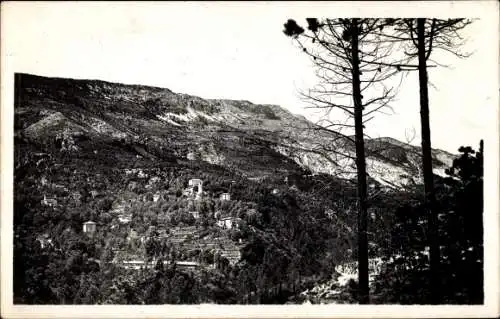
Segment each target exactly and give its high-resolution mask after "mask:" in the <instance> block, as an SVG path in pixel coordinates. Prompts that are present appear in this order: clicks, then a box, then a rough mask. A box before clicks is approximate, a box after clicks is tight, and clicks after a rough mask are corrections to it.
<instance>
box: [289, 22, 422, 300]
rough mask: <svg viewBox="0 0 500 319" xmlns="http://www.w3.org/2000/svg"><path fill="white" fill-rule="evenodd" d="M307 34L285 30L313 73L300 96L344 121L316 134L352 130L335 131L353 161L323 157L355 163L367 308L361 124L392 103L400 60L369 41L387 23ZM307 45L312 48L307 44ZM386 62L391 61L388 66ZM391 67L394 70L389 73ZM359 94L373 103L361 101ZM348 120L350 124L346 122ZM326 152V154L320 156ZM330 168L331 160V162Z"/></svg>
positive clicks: (324, 27)
mask: <svg viewBox="0 0 500 319" xmlns="http://www.w3.org/2000/svg"><path fill="white" fill-rule="evenodd" d="M306 20H307V24H308V31H306V30H304V28H302V27H301V26H300V25H298V24H297V23H296V22H295V21H294V20H291V19H290V20H288V21H287V23H286V24H285V25H284V26H285V30H284V33H285V34H286V35H287V36H290V37H293V38H294V39H295V40H296V42H297V43H298V44H299V46H300V47H301V48H302V50H303V51H304V52H305V53H306V54H307V55H309V56H310V57H311V58H312V60H313V63H314V65H315V67H316V70H317V73H316V74H317V76H318V78H319V79H320V81H321V83H320V84H319V85H318V86H317V87H316V88H314V89H312V90H309V92H308V93H306V94H303V96H304V97H305V98H306V99H307V100H309V101H311V102H312V104H313V107H314V108H323V109H327V110H328V112H331V110H340V111H341V112H343V113H344V114H346V115H347V117H348V119H347V121H344V122H342V123H333V122H331V121H327V123H326V125H325V123H323V125H322V127H321V128H318V129H324V130H331V128H332V127H341V128H350V129H352V128H354V133H355V137H354V139H352V138H351V137H349V136H347V135H345V134H340V133H338V132H336V131H335V133H336V134H337V136H338V139H339V140H344V141H350V142H353V143H354V145H355V156H352V155H350V154H346V153H345V152H343V153H342V152H339V151H338V150H339V149H340V147H339V145H332V147H331V148H330V149H328V150H325V149H322V150H321V151H322V153H323V154H324V153H327V152H331V153H333V154H336V155H338V156H340V157H343V158H349V159H351V160H354V161H355V164H356V172H357V189H358V267H359V279H358V280H359V301H360V303H368V302H369V295H368V293H369V290H368V240H367V208H368V199H367V186H366V179H367V174H366V159H365V145H364V132H363V131H364V128H365V126H364V125H365V123H366V122H367V121H369V120H370V119H371V117H370V116H372V115H373V114H374V113H375V112H377V111H379V110H381V109H382V108H383V107H386V106H388V103H389V102H390V101H391V99H392V98H393V97H394V92H392V88H390V89H387V87H386V85H385V81H386V80H387V79H389V78H390V77H391V76H393V75H395V74H396V73H397V72H399V71H400V70H401V68H403V67H406V68H408V67H412V66H410V65H406V64H404V60H397V59H394V57H393V49H394V44H393V43H392V42H390V41H381V40H380V37H377V36H375V35H374V32H375V31H376V30H379V29H381V28H383V27H384V26H386V25H388V24H390V23H392V21H389V22H388V21H387V19H356V18H352V19H342V18H339V19H323V20H322V21H319V20H318V19H316V18H307V19H306ZM309 41H311V42H312V44H311V45H307V44H306V43H309ZM389 59H390V60H391V61H389ZM393 66H396V67H397V68H396V70H394V68H393ZM364 94H367V95H368V94H370V95H371V94H373V95H374V96H375V97H372V98H370V99H367V100H365V101H363V98H364V96H363V95H364ZM351 119H353V123H349V122H348V121H349V120H351ZM325 151H326V152H325ZM330 160H331V161H333V162H334V163H335V162H337V161H336V160H335V159H331V157H330Z"/></svg>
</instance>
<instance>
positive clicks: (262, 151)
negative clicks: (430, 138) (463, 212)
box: [16, 74, 453, 187]
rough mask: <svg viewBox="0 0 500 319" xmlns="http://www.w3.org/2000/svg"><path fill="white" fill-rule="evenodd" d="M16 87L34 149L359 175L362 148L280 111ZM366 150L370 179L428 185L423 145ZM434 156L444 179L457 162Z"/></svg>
mask: <svg viewBox="0 0 500 319" xmlns="http://www.w3.org/2000/svg"><path fill="white" fill-rule="evenodd" d="M16 86H17V87H16V92H18V93H17V96H16V97H17V100H16V132H18V133H22V134H24V135H25V136H26V137H28V138H30V141H33V142H35V143H39V142H41V141H44V140H45V139H47V138H49V139H50V138H52V137H56V136H59V135H60V136H63V135H64V136H66V137H65V139H67V140H69V141H71V140H75V139H77V140H81V139H88V141H91V142H95V143H107V144H109V143H118V144H119V145H120V146H121V147H127V148H129V149H131V148H130V147H131V146H132V149H131V151H132V153H139V155H141V156H143V155H146V154H148V155H146V156H155V158H156V157H158V158H160V159H167V158H173V157H175V158H177V159H186V158H187V157H188V155H189V157H190V158H199V159H201V160H203V161H206V162H208V163H211V164H217V165H221V166H224V167H231V168H236V169H237V170H238V171H240V172H241V173H243V174H245V175H247V176H249V177H255V178H262V177H265V176H272V175H275V174H276V173H278V172H279V173H282V174H289V173H297V172H301V171H302V170H304V169H305V170H307V171H310V172H312V173H326V174H330V175H333V176H336V177H339V178H347V179H350V178H353V177H354V172H355V167H354V162H353V160H352V157H353V155H354V147H353V143H352V141H351V140H350V139H349V138H348V137H344V136H341V135H339V134H338V133H335V132H332V131H328V130H326V129H322V128H320V127H318V126H316V125H314V124H313V123H311V122H309V121H307V120H306V119H305V118H304V117H302V116H296V115H294V114H292V113H290V112H288V111H287V110H285V109H283V108H281V107H279V106H276V105H255V104H252V103H250V102H248V101H233V100H205V99H201V98H199V97H195V96H189V95H186V94H176V93H173V92H172V91H170V90H168V89H161V88H155V87H146V86H138V85H122V84H115V83H108V82H104V81H95V80H71V79H58V78H44V77H39V76H33V75H27V74H18V75H16ZM71 143H72V142H71ZM367 146H368V158H367V166H368V174H369V176H370V177H371V178H373V179H374V180H376V181H377V182H379V183H381V184H383V185H385V186H387V187H400V186H403V185H406V184H409V183H411V182H412V181H414V182H416V183H419V182H420V177H419V174H418V172H419V169H418V163H419V158H418V156H419V152H418V151H419V148H418V147H415V146H410V145H408V144H405V143H402V142H399V141H396V140H394V139H388V138H380V139H373V140H368V141H367ZM75 147H76V148H78V147H79V146H78V142H77V143H76V146H75ZM82 147H83V146H82ZM76 148H75V149H76ZM139 149H140V150H143V149H144V150H146V152H147V153H141V151H139ZM143 152H144V151H143ZM434 156H435V157H434V167H435V170H436V173H437V174H440V175H442V172H443V169H444V168H446V167H449V166H450V165H451V162H452V159H453V155H451V154H449V153H446V152H444V151H441V150H435V151H434ZM345 167H351V168H352V169H345Z"/></svg>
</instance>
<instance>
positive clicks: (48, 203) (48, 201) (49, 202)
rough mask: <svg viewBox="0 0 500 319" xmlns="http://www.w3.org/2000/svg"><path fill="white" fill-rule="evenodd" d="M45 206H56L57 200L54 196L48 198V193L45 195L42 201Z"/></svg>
mask: <svg viewBox="0 0 500 319" xmlns="http://www.w3.org/2000/svg"><path fill="white" fill-rule="evenodd" d="M41 203H42V205H44V206H54V205H57V200H55V199H54V198H47V196H46V195H43V200H42V201H41Z"/></svg>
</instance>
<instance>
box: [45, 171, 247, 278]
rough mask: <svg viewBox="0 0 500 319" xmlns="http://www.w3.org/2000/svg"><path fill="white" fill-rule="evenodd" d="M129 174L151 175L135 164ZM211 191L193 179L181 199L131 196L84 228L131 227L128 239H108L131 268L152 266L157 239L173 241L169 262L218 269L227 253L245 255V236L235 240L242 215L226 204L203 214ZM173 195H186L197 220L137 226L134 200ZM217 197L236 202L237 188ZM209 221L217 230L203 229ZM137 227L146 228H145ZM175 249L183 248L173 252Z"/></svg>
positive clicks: (117, 259) (90, 232)
mask: <svg viewBox="0 0 500 319" xmlns="http://www.w3.org/2000/svg"><path fill="white" fill-rule="evenodd" d="M126 174H129V175H130V174H134V175H137V176H138V177H139V178H145V177H146V174H145V173H144V172H143V171H142V170H141V169H130V170H127V171H126ZM42 179H43V181H42V184H43V185H46V184H47V181H46V180H45V179H44V178H42ZM153 179H154V178H153ZM210 195H211V194H209V193H208V192H206V191H204V189H203V181H202V180H201V179H197V178H194V179H190V180H189V181H188V183H187V187H186V188H185V189H184V190H183V191H182V195H181V197H180V199H179V198H176V196H175V195H172V194H169V193H168V192H166V191H163V192H162V191H157V192H155V193H154V194H153V196H148V194H146V195H142V196H141V195H140V196H136V197H134V198H129V199H127V200H126V201H123V202H121V203H118V204H116V205H114V207H113V208H112V209H111V210H110V212H111V213H112V215H113V216H114V218H113V222H112V223H111V224H104V223H102V222H101V223H100V222H97V221H94V220H87V221H85V222H84V223H83V225H82V231H83V233H84V234H85V235H86V236H88V238H93V237H95V236H97V234H98V233H100V234H101V236H107V235H108V233H116V234H118V233H119V234H124V233H125V234H126V237H125V238H124V240H114V239H111V240H107V243H106V246H109V247H111V250H112V252H113V256H114V258H113V259H112V261H111V262H112V263H114V264H116V265H118V266H120V267H123V268H126V269H136V270H139V269H143V268H152V267H154V266H155V265H156V264H157V261H158V257H159V256H158V255H156V254H153V256H151V253H149V254H148V249H147V247H148V245H149V246H151V244H150V242H154V243H155V244H156V245H163V246H162V247H165V245H167V246H169V247H170V248H169V251H170V254H169V258H165V259H163V263H164V264H165V265H169V264H172V263H175V265H176V266H177V267H179V268H183V269H188V270H189V269H191V270H192V269H198V268H202V267H204V268H208V269H213V268H215V267H216V264H217V263H218V261H219V260H220V259H221V258H223V259H227V262H228V263H229V264H232V265H234V264H235V263H237V262H238V261H239V260H240V257H241V254H240V248H241V246H242V244H243V242H242V239H241V238H239V239H237V240H236V241H235V240H231V239H230V235H229V233H228V232H230V231H231V230H233V231H236V230H238V229H239V227H240V225H241V223H242V219H241V218H239V217H237V216H233V215H231V214H230V213H229V212H227V211H224V209H218V210H216V211H215V212H214V213H213V214H212V216H206V215H202V214H200V211H199V209H197V207H198V208H199V207H200V205H199V204H200V203H201V201H203V200H207V199H208V198H209V197H210ZM91 196H92V197H94V196H95V194H91ZM169 198H170V199H171V200H177V201H179V200H180V201H182V202H183V203H184V204H186V207H188V208H189V209H188V214H189V217H191V219H192V222H191V223H188V224H183V223H182V222H181V223H180V224H179V225H176V226H172V225H169V224H168V223H167V222H162V221H159V222H157V223H156V222H155V223H154V224H155V225H151V224H150V225H148V224H146V225H141V226H143V227H133V226H132V224H133V223H132V222H133V218H134V216H137V215H140V214H141V211H139V210H138V209H136V208H137V206H134V205H137V204H140V203H141V202H142V203H143V202H150V203H158V202H160V201H161V200H168V199H169ZM215 201H217V202H218V203H219V204H220V205H221V206H223V205H224V204H229V203H230V202H231V194H230V193H228V192H224V193H221V194H219V195H218V196H217V197H216V198H215ZM41 204H42V205H43V206H48V207H55V206H57V205H58V201H57V199H56V198H55V197H48V196H46V195H44V198H43V200H42V201H41ZM207 217H208V219H209V220H210V221H212V222H213V224H212V225H206V224H205V225H204V226H205V227H202V226H201V223H200V221H201V220H202V219H203V220H205V221H206V220H207ZM206 226H211V227H212V228H213V230H214V231H212V232H208V234H207V231H203V230H206ZM137 228H143V229H145V231H141V230H140V229H137ZM214 232H215V234H214ZM107 237H109V236H107ZM111 237H120V236H111ZM119 239H121V238H119ZM37 241H38V242H39V243H40V245H41V247H42V248H44V247H47V246H48V245H52V240H51V239H50V238H49V236H48V234H42V235H40V236H38V238H37ZM158 243H160V244H158ZM173 251H176V252H177V253H172V252H173ZM200 252H210V255H211V256H212V257H211V258H208V259H206V258H205V260H203V261H202V260H201V259H202V258H199V257H200Z"/></svg>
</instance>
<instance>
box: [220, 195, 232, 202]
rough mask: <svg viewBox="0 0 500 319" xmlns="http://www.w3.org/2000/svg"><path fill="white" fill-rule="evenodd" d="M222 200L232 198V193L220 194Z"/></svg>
mask: <svg viewBox="0 0 500 319" xmlns="http://www.w3.org/2000/svg"><path fill="white" fill-rule="evenodd" d="M220 200H221V201H225V200H231V195H230V194H229V193H222V194H221V195H220Z"/></svg>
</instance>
